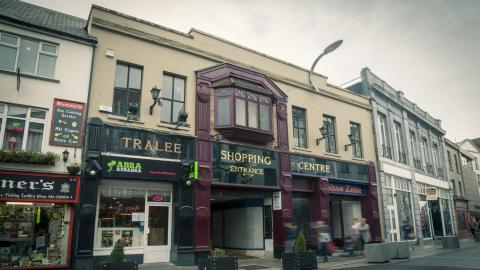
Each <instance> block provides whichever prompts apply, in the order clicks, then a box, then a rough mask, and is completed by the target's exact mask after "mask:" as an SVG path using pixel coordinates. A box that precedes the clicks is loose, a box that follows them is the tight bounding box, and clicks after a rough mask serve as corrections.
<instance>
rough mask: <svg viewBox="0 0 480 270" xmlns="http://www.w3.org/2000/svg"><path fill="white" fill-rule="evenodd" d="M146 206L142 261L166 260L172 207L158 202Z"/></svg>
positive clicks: (168, 248)
mask: <svg viewBox="0 0 480 270" xmlns="http://www.w3.org/2000/svg"><path fill="white" fill-rule="evenodd" d="M147 206H148V207H147V216H148V218H147V219H146V224H145V225H146V226H145V228H146V229H145V236H146V245H145V254H144V262H145V263H150V262H167V261H169V259H170V242H171V241H170V233H169V232H170V231H171V223H172V221H171V219H170V216H171V211H172V208H171V206H170V205H167V204H159V203H148V204H147Z"/></svg>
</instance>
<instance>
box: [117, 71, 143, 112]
mask: <svg viewBox="0 0 480 270" xmlns="http://www.w3.org/2000/svg"><path fill="white" fill-rule="evenodd" d="M141 90H142V69H141V68H139V67H136V66H132V65H128V64H123V63H117V66H116V68H115V88H114V91H113V114H114V115H120V116H125V117H127V116H128V115H129V116H131V117H133V118H134V119H138V116H139V115H140V94H141ZM129 107H131V108H135V111H134V112H132V111H130V112H129Z"/></svg>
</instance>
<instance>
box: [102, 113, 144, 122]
mask: <svg viewBox="0 0 480 270" xmlns="http://www.w3.org/2000/svg"><path fill="white" fill-rule="evenodd" d="M107 118H108V119H113V120H118V121H122V122H128V123H136V124H145V123H144V122H142V121H140V120H128V121H127V117H125V116H119V115H111V114H110V115H108V116H107Z"/></svg>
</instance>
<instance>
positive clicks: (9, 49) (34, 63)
mask: <svg viewBox="0 0 480 270" xmlns="http://www.w3.org/2000/svg"><path fill="white" fill-rule="evenodd" d="M57 54H58V46H57V45H55V44H52V43H47V42H43V41H37V40H33V39H28V38H23V37H18V36H14V35H10V34H5V33H0V69H3V70H9V71H15V72H16V71H17V70H20V73H23V74H30V75H35V76H41V77H47V78H53V77H54V75H55V64H56V61H57Z"/></svg>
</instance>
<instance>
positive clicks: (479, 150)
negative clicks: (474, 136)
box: [457, 138, 480, 152]
mask: <svg viewBox="0 0 480 270" xmlns="http://www.w3.org/2000/svg"><path fill="white" fill-rule="evenodd" d="M466 142H470V144H471V145H473V148H475V149H476V150H477V152H480V149H479V148H478V147H477V146H476V145H475V144H474V143H473V142H472V140H470V139H468V138H467V139H463V141H461V142H458V143H457V145H460V144H464V143H466ZM460 148H461V147H460ZM467 151H468V150H467Z"/></svg>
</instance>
